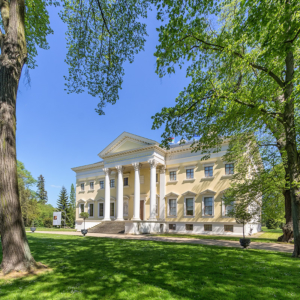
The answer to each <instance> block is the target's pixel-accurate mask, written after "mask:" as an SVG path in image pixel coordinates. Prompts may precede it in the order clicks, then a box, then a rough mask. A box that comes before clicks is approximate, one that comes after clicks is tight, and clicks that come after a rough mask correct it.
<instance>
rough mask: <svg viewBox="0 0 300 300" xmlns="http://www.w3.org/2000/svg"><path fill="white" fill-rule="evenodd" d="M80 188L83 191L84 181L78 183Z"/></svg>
mask: <svg viewBox="0 0 300 300" xmlns="http://www.w3.org/2000/svg"><path fill="white" fill-rule="evenodd" d="M80 189H81V190H82V191H84V183H81V184H80Z"/></svg>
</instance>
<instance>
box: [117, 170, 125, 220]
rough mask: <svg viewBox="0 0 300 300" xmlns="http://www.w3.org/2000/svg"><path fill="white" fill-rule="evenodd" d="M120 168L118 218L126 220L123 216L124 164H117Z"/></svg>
mask: <svg viewBox="0 0 300 300" xmlns="http://www.w3.org/2000/svg"><path fill="white" fill-rule="evenodd" d="M116 169H117V170H118V190H117V219H116V221H124V218H123V166H116Z"/></svg>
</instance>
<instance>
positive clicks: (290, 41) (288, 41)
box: [285, 29, 300, 43]
mask: <svg viewBox="0 0 300 300" xmlns="http://www.w3.org/2000/svg"><path fill="white" fill-rule="evenodd" d="M299 33H300V29H299V30H298V31H297V33H296V35H295V37H294V38H293V39H291V40H287V41H285V43H293V42H294V40H295V39H296V38H297V37H298V35H299Z"/></svg>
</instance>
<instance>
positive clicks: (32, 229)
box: [30, 221, 36, 232]
mask: <svg viewBox="0 0 300 300" xmlns="http://www.w3.org/2000/svg"><path fill="white" fill-rule="evenodd" d="M30 230H31V232H35V231H36V227H34V222H33V221H32V225H31V227H30Z"/></svg>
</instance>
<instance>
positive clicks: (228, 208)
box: [224, 205, 233, 217]
mask: <svg viewBox="0 0 300 300" xmlns="http://www.w3.org/2000/svg"><path fill="white" fill-rule="evenodd" d="M232 210H233V206H232V205H225V209H224V215H225V216H226V217H228V213H229V212H230V211H232Z"/></svg>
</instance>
